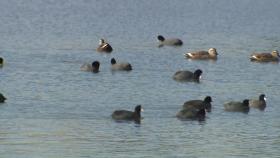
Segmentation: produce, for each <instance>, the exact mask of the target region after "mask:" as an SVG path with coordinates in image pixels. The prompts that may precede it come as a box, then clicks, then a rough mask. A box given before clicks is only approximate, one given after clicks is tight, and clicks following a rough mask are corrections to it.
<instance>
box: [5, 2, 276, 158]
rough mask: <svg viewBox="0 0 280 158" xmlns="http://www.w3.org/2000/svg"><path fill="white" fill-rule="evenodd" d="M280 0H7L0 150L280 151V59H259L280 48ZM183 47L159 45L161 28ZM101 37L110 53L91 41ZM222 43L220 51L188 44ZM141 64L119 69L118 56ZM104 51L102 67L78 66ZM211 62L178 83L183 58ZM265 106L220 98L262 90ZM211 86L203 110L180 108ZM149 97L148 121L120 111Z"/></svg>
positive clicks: (114, 153)
mask: <svg viewBox="0 0 280 158" xmlns="http://www.w3.org/2000/svg"><path fill="white" fill-rule="evenodd" d="M279 6H280V1H278V0H266V1H264V0H228V1H224V0H205V1H197V0H187V1H185V0H172V1H171V0H149V1H144V0H135V1H131V0H115V1H112V0H59V1H56V0H36V1H35V0H1V1H0V21H1V23H0V56H1V57H3V58H4V59H5V65H4V67H3V68H2V69H0V92H2V93H3V94H4V95H5V96H6V97H7V98H8V100H7V102H6V103H4V104H1V105H0V155H1V157H8V158H17V157H28V158H38V157H46V158H49V157H73V158H76V157H120V158H124V157H215V158H216V157H279V155H280V121H279V116H280V115H279V112H280V108H279V101H280V99H279V95H280V91H279V88H280V83H279V73H280V69H279V64H271V63H268V64H259V63H251V62H250V61H249V58H248V57H249V55H250V54H251V52H254V51H266V52H269V51H271V50H274V49H278V50H279V49H280V48H279V46H280V37H279V35H280V27H279V26H280V16H279V15H280V9H279ZM158 34H162V35H164V36H166V37H178V38H181V39H182V40H183V41H184V45H183V46H182V47H178V48H173V47H163V48H157V47H156V45H157V39H156V36H157V35H158ZM100 38H105V39H106V40H108V41H109V43H110V44H111V45H112V47H113V48H114V51H113V53H112V54H111V55H101V54H98V53H97V52H96V51H95V48H96V46H97V45H98V40H99V39H100ZM210 47H215V48H217V50H218V53H219V57H218V58H219V59H218V60H217V61H216V62H211V61H190V60H186V59H184V58H183V55H182V54H183V53H186V52H188V51H191V50H201V49H208V48H210ZM111 57H115V58H116V59H117V60H120V61H128V62H130V63H131V64H132V65H133V68H134V70H133V71H131V72H129V73H126V72H119V73H111V71H110V58H111ZM93 60H99V61H100V62H101V67H100V73H98V74H92V73H89V72H82V71H80V66H81V65H82V64H83V63H85V62H92V61H93ZM197 68H200V69H202V70H203V72H204V73H203V76H202V81H201V83H200V84H195V83H178V82H175V81H174V80H172V75H173V74H174V73H175V72H176V71H177V70H179V69H188V70H195V69H197ZM260 93H265V94H266V96H267V98H268V100H267V108H266V109H265V111H264V112H262V111H259V110H257V109H251V110H250V112H249V113H248V114H243V113H230V112H225V111H224V110H223V103H224V102H226V101H229V100H243V99H245V98H258V95H259V94H260ZM206 95H210V96H212V98H213V101H214V102H213V110H212V113H208V114H207V118H206V120H205V121H204V122H198V121H181V120H178V119H176V118H175V114H176V113H177V111H179V109H180V108H181V106H182V104H183V103H184V102H185V101H187V100H190V99H203V98H204V97H205V96H206ZM137 104H142V106H143V108H144V110H145V111H144V112H143V113H142V116H143V117H144V119H143V120H142V122H141V124H140V125H136V124H134V123H116V122H115V121H113V120H112V119H111V117H110V115H111V113H112V112H113V111H114V110H116V109H128V110H133V109H134V106H135V105H137Z"/></svg>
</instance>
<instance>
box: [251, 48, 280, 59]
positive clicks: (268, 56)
mask: <svg viewBox="0 0 280 158" xmlns="http://www.w3.org/2000/svg"><path fill="white" fill-rule="evenodd" d="M279 57H280V56H279V52H278V51H277V50H274V51H272V52H271V53H253V54H252V55H251V57H250V59H251V61H258V62H278V61H279Z"/></svg>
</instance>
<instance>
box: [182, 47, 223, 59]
mask: <svg viewBox="0 0 280 158" xmlns="http://www.w3.org/2000/svg"><path fill="white" fill-rule="evenodd" d="M184 55H185V57H186V58H188V59H203V60H205V59H212V60H216V59H217V56H218V53H217V50H216V48H210V49H209V50H208V51H204V50H202V51H196V52H190V53H186V54H184Z"/></svg>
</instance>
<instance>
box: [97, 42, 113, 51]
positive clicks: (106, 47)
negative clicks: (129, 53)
mask: <svg viewBox="0 0 280 158" xmlns="http://www.w3.org/2000/svg"><path fill="white" fill-rule="evenodd" d="M96 51H97V52H104V53H111V52H112V51H113V48H112V47H111V45H110V44H109V43H107V42H105V40H104V39H100V40H99V46H98V47H97V48H96Z"/></svg>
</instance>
